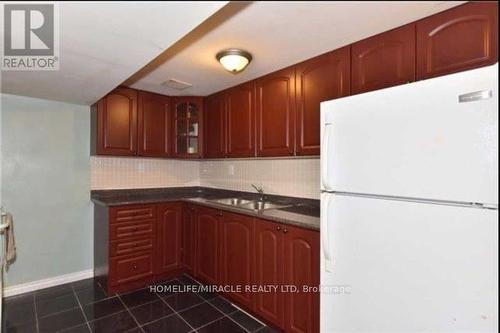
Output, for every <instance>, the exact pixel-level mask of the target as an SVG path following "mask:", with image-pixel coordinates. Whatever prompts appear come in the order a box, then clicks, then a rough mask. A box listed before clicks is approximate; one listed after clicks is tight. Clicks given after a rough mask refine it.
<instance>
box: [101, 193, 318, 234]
mask: <svg viewBox="0 0 500 333" xmlns="http://www.w3.org/2000/svg"><path fill="white" fill-rule="evenodd" d="M233 197H238V198H243V199H249V200H256V199H258V194H257V193H251V192H239V191H231V190H222V189H215V188H208V187H170V188H152V189H124V190H93V191H92V192H91V199H92V201H93V202H94V203H95V204H98V205H103V206H121V205H129V204H144V203H157V202H168V201H183V202H190V203H193V204H197V205H200V206H206V207H211V208H217V209H221V210H225V211H230V212H235V213H239V214H244V215H249V216H255V217H258V218H262V219H266V220H270V221H275V222H280V223H285V224H291V225H296V226H299V227H303V228H307V229H312V230H319V226H320V222H319V211H320V208H319V207H320V204H319V200H314V199H305V198H296V197H286V196H278V195H266V200H268V201H270V202H273V203H277V204H283V205H286V206H287V207H284V208H279V209H268V210H262V211H254V210H248V209H244V208H238V207H234V206H228V205H224V204H220V203H217V202H214V201H212V200H216V199H222V198H233Z"/></svg>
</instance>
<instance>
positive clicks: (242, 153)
mask: <svg viewBox="0 0 500 333" xmlns="http://www.w3.org/2000/svg"><path fill="white" fill-rule="evenodd" d="M225 96H226V101H227V156H228V157H253V156H255V83H254V82H249V83H246V84H242V85H239V86H236V87H234V88H231V89H229V90H227V92H226V94H225Z"/></svg>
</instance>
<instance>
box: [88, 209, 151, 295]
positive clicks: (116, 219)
mask: <svg viewBox="0 0 500 333" xmlns="http://www.w3.org/2000/svg"><path fill="white" fill-rule="evenodd" d="M157 212H158V211H157V206H156V205H154V204H147V205H125V206H117V207H103V206H99V205H96V206H95V208H94V267H95V271H94V275H95V277H96V279H97V280H98V281H99V282H100V283H101V285H102V286H103V287H104V288H105V289H106V290H107V292H108V293H109V294H112V293H115V292H121V291H126V290H133V289H137V288H140V287H143V286H146V285H147V284H149V283H151V282H152V281H154V268H155V258H156V251H155V249H156V225H157V217H158V215H157Z"/></svg>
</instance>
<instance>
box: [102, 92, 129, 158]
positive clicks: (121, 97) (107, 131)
mask: <svg viewBox="0 0 500 333" xmlns="http://www.w3.org/2000/svg"><path fill="white" fill-rule="evenodd" d="M96 145H97V146H96V152H97V154H99V155H136V153H137V91H136V90H134V89H129V88H122V87H121V88H117V89H115V90H114V91H113V92H111V93H109V94H108V95H106V96H105V97H104V98H102V99H101V100H99V102H97V140H96Z"/></svg>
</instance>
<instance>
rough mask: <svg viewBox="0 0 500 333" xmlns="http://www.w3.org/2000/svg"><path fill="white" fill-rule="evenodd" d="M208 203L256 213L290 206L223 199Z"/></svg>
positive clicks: (267, 202)
mask: <svg viewBox="0 0 500 333" xmlns="http://www.w3.org/2000/svg"><path fill="white" fill-rule="evenodd" d="M209 201H212V202H215V203H218V204H221V205H226V206H232V207H237V208H241V209H248V210H256V211H259V210H267V209H279V208H284V207H289V206H291V205H284V204H277V203H272V202H269V201H260V200H247V199H242V198H224V199H213V200H209Z"/></svg>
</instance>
